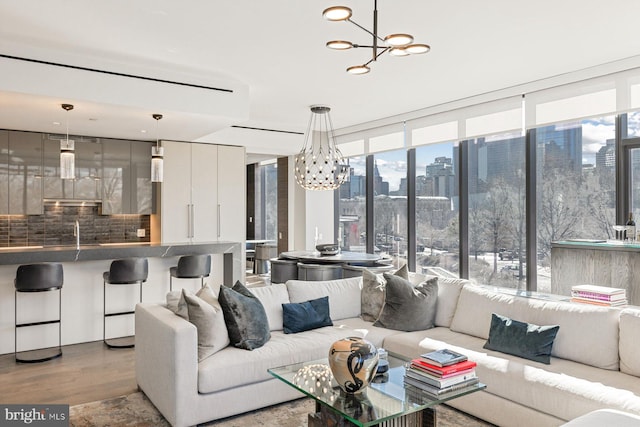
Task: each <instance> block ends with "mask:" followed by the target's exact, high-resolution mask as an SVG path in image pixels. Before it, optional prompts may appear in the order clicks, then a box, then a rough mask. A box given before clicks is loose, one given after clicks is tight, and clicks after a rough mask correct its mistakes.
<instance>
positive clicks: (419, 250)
mask: <svg viewBox="0 0 640 427" xmlns="http://www.w3.org/2000/svg"><path fill="white" fill-rule="evenodd" d="M417 142H419V141H415V140H414V143H417ZM453 158H454V144H453V143H452V142H446V143H439V144H429V145H424V146H420V147H418V148H416V177H415V191H416V204H415V206H416V212H415V217H416V271H418V272H424V273H431V274H444V275H447V272H451V273H455V274H457V273H458V271H459V246H460V241H459V227H458V225H459V221H458V214H459V205H458V202H457V201H458V199H457V189H458V182H457V181H458V177H459V175H458V174H457V173H456V172H457V171H456V170H455V168H454V162H453ZM443 270H445V271H443Z"/></svg>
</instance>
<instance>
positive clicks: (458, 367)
mask: <svg viewBox="0 0 640 427" xmlns="http://www.w3.org/2000/svg"><path fill="white" fill-rule="evenodd" d="M410 366H415V367H417V368H419V369H422V370H425V371H427V372H429V373H431V374H432V375H435V376H436V377H439V378H443V377H447V376H453V375H455V374H456V373H458V374H459V373H463V372H464V371H468V370H469V369H473V368H475V367H476V362H474V361H471V360H465V361H464V362H459V363H455V364H453V365H449V366H436V365H433V364H431V363H428V362H426V361H425V360H424V359H423V358H421V357H419V358H417V359H413V360H412V361H411V365H410Z"/></svg>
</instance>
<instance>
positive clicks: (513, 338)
mask: <svg viewBox="0 0 640 427" xmlns="http://www.w3.org/2000/svg"><path fill="white" fill-rule="evenodd" d="M559 329H560V326H558V325H551V326H538V325H534V324H531V323H525V322H520V321H518V320H513V319H510V318H508V317H505V316H501V315H499V314H495V313H492V314H491V327H490V329H489V339H488V340H487V342H486V343H485V345H484V346H483V348H486V349H487V350H495V351H499V352H501V353H507V354H512V355H514V356H518V357H522V358H525V359H529V360H533V361H535V362H541V363H545V364H547V365H549V364H550V363H551V348H552V347H553V341H554V340H555V338H556V335H557V334H558V330H559Z"/></svg>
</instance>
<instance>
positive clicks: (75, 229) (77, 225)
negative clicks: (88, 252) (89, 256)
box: [73, 219, 80, 249]
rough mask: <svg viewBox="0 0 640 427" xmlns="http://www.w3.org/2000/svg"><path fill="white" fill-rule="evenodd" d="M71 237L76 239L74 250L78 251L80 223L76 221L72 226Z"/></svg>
mask: <svg viewBox="0 0 640 427" xmlns="http://www.w3.org/2000/svg"><path fill="white" fill-rule="evenodd" d="M73 235H74V236H75V237H76V249H80V223H79V222H78V220H77V219H76V223H75V224H74V226H73Z"/></svg>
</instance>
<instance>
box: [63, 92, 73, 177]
mask: <svg viewBox="0 0 640 427" xmlns="http://www.w3.org/2000/svg"><path fill="white" fill-rule="evenodd" d="M61 107H62V109H63V110H65V111H66V112H67V113H69V111H71V110H73V105H71V104H62V105H61ZM75 160H76V155H75V142H74V141H73V140H71V139H69V117H67V137H66V138H65V139H61V140H60V178H62V179H75V177H76V168H75V166H76V165H75Z"/></svg>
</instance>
